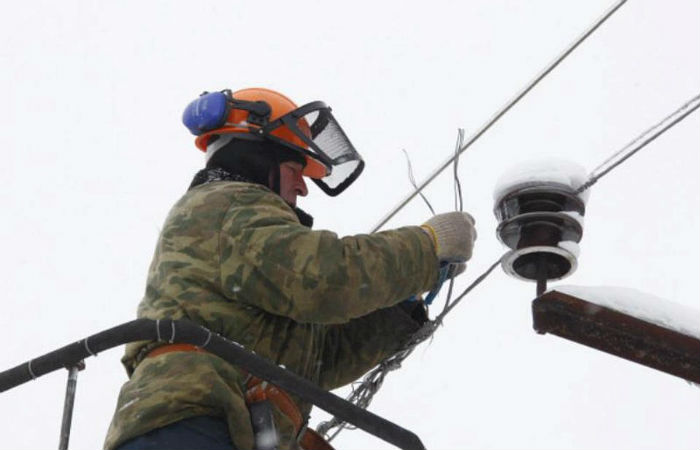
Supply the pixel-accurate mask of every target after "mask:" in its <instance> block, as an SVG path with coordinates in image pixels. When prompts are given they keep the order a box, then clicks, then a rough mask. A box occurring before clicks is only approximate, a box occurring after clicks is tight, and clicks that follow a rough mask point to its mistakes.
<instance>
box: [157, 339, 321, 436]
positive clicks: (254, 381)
mask: <svg viewBox="0 0 700 450" xmlns="http://www.w3.org/2000/svg"><path fill="white" fill-rule="evenodd" d="M171 352H197V353H209V354H212V353H210V352H208V351H206V350H204V349H203V348H200V347H197V346H195V345H191V344H168V345H163V346H160V347H158V348H155V349H153V350H151V351H150V352H149V353H148V354H147V355H146V357H147V358H152V357H155V356H158V355H162V354H165V353H171ZM239 370H240V371H241V372H242V373H243V374H244V375H246V376H247V378H246V381H245V386H246V392H245V402H246V405H247V406H248V409H249V411H250V413H251V416H253V422H254V423H253V425H254V427H253V428H254V429H255V428H257V427H256V422H260V419H259V418H258V417H255V416H257V415H258V414H266V413H265V412H262V411H264V410H265V408H264V406H265V405H266V404H267V402H269V403H271V404H273V405H275V406H276V407H277V409H279V411H280V412H281V413H282V414H284V415H285V416H286V417H287V418H288V419H289V420H291V422H292V424H293V425H294V432H295V434H296V436H297V442H298V444H299V446H300V447H301V448H302V449H303V450H334V449H333V447H332V446H331V445H330V444H329V443H328V442H327V441H326V440H325V439H324V438H323V437H322V436H321V435H320V434H318V433H317V432H316V431H314V430H312V429H311V428H307V427H306V424H305V422H304V418H303V416H302V415H301V412H300V411H299V407H297V405H296V403H295V402H294V400H292V398H291V397H290V396H289V394H287V393H286V392H285V391H283V390H282V389H279V388H278V387H277V386H274V385H272V384H270V383H268V382H267V381H264V380H262V379H260V378H258V377H256V376H253V375H251V374H249V373H248V372H247V371H246V370H245V369H241V368H239ZM267 412H268V413H269V412H270V411H267ZM268 415H269V414H268ZM269 416H270V420H271V415H269ZM258 425H261V424H258ZM263 425H265V424H263ZM268 426H270V429H271V430H274V429H275V428H274V422H273V423H271V424H269V425H268ZM268 431H269V430H268ZM257 432H258V431H257V430H256V433H257ZM257 438H258V436H256V440H257Z"/></svg>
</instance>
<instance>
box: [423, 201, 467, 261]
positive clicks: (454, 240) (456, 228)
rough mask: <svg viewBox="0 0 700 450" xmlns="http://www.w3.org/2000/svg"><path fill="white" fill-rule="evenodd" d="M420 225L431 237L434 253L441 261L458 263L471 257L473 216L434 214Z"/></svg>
mask: <svg viewBox="0 0 700 450" xmlns="http://www.w3.org/2000/svg"><path fill="white" fill-rule="evenodd" d="M421 227H422V228H423V230H424V231H425V232H426V233H428V235H430V237H432V238H433V244H435V253H436V254H437V257H438V260H439V261H440V262H441V263H443V262H447V263H460V262H465V261H468V260H469V258H471V257H472V248H473V247H474V241H475V240H476V229H475V228H474V218H473V217H472V216H470V215H469V214H468V213H465V212H449V213H444V214H436V215H434V216H433V217H431V218H430V219H429V220H428V221H427V222H425V223H424V224H423V225H421Z"/></svg>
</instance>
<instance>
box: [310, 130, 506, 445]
mask: <svg viewBox="0 0 700 450" xmlns="http://www.w3.org/2000/svg"><path fill="white" fill-rule="evenodd" d="M463 140H464V130H462V129H459V131H458V133H457V144H456V147H455V158H454V172H453V174H454V196H455V199H454V201H455V209H456V210H458V211H462V208H463V197H462V187H461V183H460V181H459V174H458V167H457V166H458V162H459V149H460V148H461V146H462V142H463ZM403 152H404V154H405V155H406V160H407V161H408V170H409V181H410V182H411V183H412V184H413V185H414V186H415V179H414V177H413V170H412V166H411V160H410V158H409V156H408V153H407V152H406V151H405V150H403ZM420 195H421V197H423V200H424V201H425V203H426V204H427V205H428V207H429V208H430V211H431V212H432V213H433V214H435V212H434V210H433V208H432V206H431V205H430V202H429V201H428V199H427V198H425V196H424V195H423V194H422V193H421V194H420ZM500 262H501V258H498V260H497V261H496V262H495V263H493V264H492V265H491V266H490V267H489V268H488V269H487V270H486V272H484V273H483V274H481V275H480V276H479V277H477V278H476V280H474V282H472V283H471V284H470V285H469V286H468V287H467V288H466V289H465V290H464V291H463V292H462V293H461V294H460V295H459V296H458V297H457V298H456V299H454V301H451V299H452V292H453V289H454V271H452V273H450V271H446V272H445V274H448V275H447V276H446V277H443V278H442V280H441V281H445V279H446V278H447V277H449V286H448V291H447V296H446V299H445V305H444V307H443V309H442V311H441V312H440V314H438V316H437V317H436V318H435V319H434V320H428V321H427V322H425V323H424V324H423V325H422V326H421V328H420V329H418V331H416V332H415V333H414V334H413V335H412V336H411V337H410V338H409V339H408V341H407V342H406V343H404V345H403V346H402V347H401V349H400V350H399V351H397V352H396V353H394V354H393V355H391V356H389V357H387V358H385V359H384V360H383V361H382V362H380V363H379V364H378V365H377V366H376V367H375V368H374V369H372V370H371V371H370V372H368V373H367V374H366V375H365V376H364V377H363V378H362V381H359V382H355V383H352V384H351V389H352V390H351V392H350V395H348V397H346V400H347V401H349V402H350V403H353V404H354V405H356V406H358V407H360V408H363V409H366V408H368V407H369V405H370V403H371V402H372V399H373V398H374V396H375V394H376V393H377V392H378V391H379V389H380V388H381V387H382V385H383V384H384V379H385V378H386V376H387V375H388V374H389V373H390V372H393V371H395V370H398V369H400V368H401V365H402V363H403V361H404V360H405V359H406V358H408V357H409V356H410V355H411V353H413V351H414V350H415V349H416V347H418V346H419V345H420V344H421V343H423V342H425V341H426V340H428V339H431V338H432V337H433V335H434V333H435V331H436V330H437V329H438V328H439V327H440V325H442V322H443V320H444V318H445V316H446V315H447V314H448V313H449V312H450V311H452V310H453V309H454V307H455V306H457V304H458V303H459V302H460V301H461V300H462V299H463V298H464V297H466V295H467V294H469V293H470V292H471V291H472V290H473V289H474V288H475V287H476V286H478V285H479V284H480V283H481V282H482V281H484V280H485V279H486V277H488V276H489V275H490V274H491V272H493V270H494V269H495V268H496V267H497V266H498V265H499V264H500ZM442 284H443V283H442V282H438V285H437V286H436V287H435V289H434V290H433V291H431V292H430V293H429V294H428V297H430V298H431V301H432V298H433V297H434V296H436V295H437V294H438V292H439V290H440V288H441V287H442ZM426 304H430V302H428V301H427V299H426ZM354 428H355V427H353V426H352V425H349V424H348V423H347V422H344V421H343V420H341V419H338V418H337V417H333V418H331V420H329V421H326V422H322V423H320V424H319V425H318V427H317V428H316V431H317V432H318V433H319V434H321V435H323V436H325V438H326V439H327V440H328V441H329V442H330V441H332V440H333V439H334V438H335V437H336V436H338V434H339V433H340V432H341V431H343V430H344V429H354ZM333 429H335V431H333V432H331V430H333Z"/></svg>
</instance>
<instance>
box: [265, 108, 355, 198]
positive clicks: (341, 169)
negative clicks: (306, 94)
mask: <svg viewBox="0 0 700 450" xmlns="http://www.w3.org/2000/svg"><path fill="white" fill-rule="evenodd" d="M284 128H286V130H284V131H285V132H286V131H287V130H289V131H291V132H292V133H294V135H295V136H296V137H298V138H299V139H300V140H301V141H302V142H303V143H304V144H305V146H306V148H303V147H300V146H298V145H295V144H293V143H290V142H289V140H286V139H281V138H280V137H278V136H276V134H280V130H282V129H284ZM276 131H277V132H276ZM262 134H264V135H265V136H266V137H267V138H269V139H272V140H274V141H276V142H279V143H281V144H283V145H286V146H288V147H292V148H294V149H295V150H298V151H301V152H303V153H304V154H306V155H308V156H310V157H311V158H313V159H315V160H317V161H319V162H320V163H322V164H323V165H324V166H325V168H326V174H325V176H322V177H319V178H316V177H314V178H312V179H313V181H314V183H316V185H317V186H318V187H320V188H321V190H323V192H325V193H326V194H328V195H330V196H336V195H338V194H340V193H341V192H343V191H344V190H345V189H347V188H348V186H350V185H351V184H352V183H353V182H354V181H355V180H356V179H357V177H359V176H360V174H361V173H362V169H364V165H365V164H364V161H363V160H362V157H361V156H360V154H359V153H358V152H357V150H355V147H353V145H352V143H351V142H350V140H349V139H348V137H347V135H346V134H345V132H343V129H342V128H341V127H340V125H339V124H338V122H337V121H336V120H335V118H334V117H333V114H331V108H330V107H328V106H326V104H325V103H323V102H312V103H308V104H306V105H304V106H301V107H299V108H297V109H295V110H294V111H291V112H289V113H287V114H285V115H284V116H282V117H280V118H278V119H277V120H274V121H272V122H270V123H269V124H267V125H265V126H264V127H263V128H262Z"/></svg>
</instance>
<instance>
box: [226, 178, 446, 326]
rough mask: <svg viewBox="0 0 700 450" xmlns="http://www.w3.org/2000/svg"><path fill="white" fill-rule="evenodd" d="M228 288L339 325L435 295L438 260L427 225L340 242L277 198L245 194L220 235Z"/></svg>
mask: <svg viewBox="0 0 700 450" xmlns="http://www.w3.org/2000/svg"><path fill="white" fill-rule="evenodd" d="M220 258H221V261H220V267H221V283H222V286H221V289H222V290H223V292H224V294H225V295H226V296H227V297H229V298H231V299H232V300H236V301H241V302H243V303H247V304H249V305H253V306H256V307H259V308H262V309H263V310H265V311H267V312H269V313H272V314H277V315H282V316H286V317H289V318H291V319H293V320H295V321H297V322H301V323H322V324H335V323H346V322H348V321H349V320H351V319H354V318H357V317H361V316H365V315H367V314H369V313H370V312H372V311H375V310H377V309H381V308H386V307H390V306H393V305H395V304H396V303H398V302H400V301H401V300H403V299H405V298H407V297H409V296H411V295H413V294H416V293H420V292H424V291H427V290H429V289H431V288H432V286H433V285H434V284H435V283H436V281H437V268H438V261H437V256H436V255H435V249H434V247H433V244H432V242H431V240H430V237H429V236H427V235H426V234H425V233H424V232H423V231H422V230H421V229H420V228H419V227H406V228H402V229H398V230H391V231H384V232H380V233H376V234H372V235H355V236H348V237H344V238H339V237H338V236H337V235H336V234H335V233H332V232H330V231H324V230H316V231H314V230H310V229H308V228H306V227H304V226H302V225H301V224H300V223H299V222H298V220H297V218H296V216H295V215H294V212H293V211H292V210H291V208H289V206H288V205H287V204H286V203H284V201H283V200H282V199H281V198H279V197H278V196H277V195H274V194H271V193H269V192H268V191H265V190H263V189H262V188H257V187H251V188H249V189H246V190H241V191H240V192H239V193H238V195H237V198H236V202H234V205H233V206H232V207H231V208H230V209H229V211H228V212H227V214H226V215H225V216H224V219H223V223H222V227H221V235H220Z"/></svg>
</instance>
